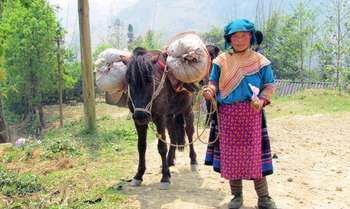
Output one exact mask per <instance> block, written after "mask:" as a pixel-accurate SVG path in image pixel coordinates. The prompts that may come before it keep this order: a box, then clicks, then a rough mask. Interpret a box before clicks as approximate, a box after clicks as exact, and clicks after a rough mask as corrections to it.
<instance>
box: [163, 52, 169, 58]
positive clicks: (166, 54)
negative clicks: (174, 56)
mask: <svg viewBox="0 0 350 209" xmlns="http://www.w3.org/2000/svg"><path fill="white" fill-rule="evenodd" d="M162 56H163V57H164V60H166V58H168V52H166V51H164V52H162Z"/></svg>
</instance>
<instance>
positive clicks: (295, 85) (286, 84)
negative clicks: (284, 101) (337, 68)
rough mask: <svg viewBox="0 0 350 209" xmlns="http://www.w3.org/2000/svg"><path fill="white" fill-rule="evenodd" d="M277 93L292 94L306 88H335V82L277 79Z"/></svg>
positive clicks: (282, 94) (281, 94)
mask: <svg viewBox="0 0 350 209" xmlns="http://www.w3.org/2000/svg"><path fill="white" fill-rule="evenodd" d="M276 85H277V94H278V95H279V96H290V95H293V94H295V93H296V92H298V91H302V90H304V89H335V88H336V83H335V82H309V81H307V82H306V81H289V80H276Z"/></svg>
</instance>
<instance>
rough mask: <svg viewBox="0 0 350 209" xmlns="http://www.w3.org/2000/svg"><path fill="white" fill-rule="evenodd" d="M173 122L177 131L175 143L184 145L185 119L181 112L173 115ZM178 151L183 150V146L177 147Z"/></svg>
mask: <svg viewBox="0 0 350 209" xmlns="http://www.w3.org/2000/svg"><path fill="white" fill-rule="evenodd" d="M175 124H176V127H175V128H176V129H175V130H176V132H177V134H176V135H177V137H176V140H177V142H176V144H177V145H185V120H184V116H183V114H182V113H181V114H177V115H176V116H175ZM178 150H179V151H181V152H182V151H184V147H183V146H182V147H178Z"/></svg>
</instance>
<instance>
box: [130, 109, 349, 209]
mask: <svg viewBox="0 0 350 209" xmlns="http://www.w3.org/2000/svg"><path fill="white" fill-rule="evenodd" d="M268 126H269V133H270V137H271V143H272V152H273V153H274V154H276V155H277V157H278V158H277V159H274V172H275V173H274V175H272V176H270V177H268V182H269V189H270V194H271V196H272V197H273V198H274V199H275V201H276V203H277V205H278V207H279V208H282V209H296V208H298V209H328V208H329V209H348V208H350V198H349V196H350V183H349V182H350V113H343V114H338V115H336V116H334V115H333V116H328V115H313V116H293V117H284V118H278V119H274V120H269V121H268ZM195 148H196V151H197V154H198V161H199V163H200V165H199V166H198V169H197V171H196V172H192V171H191V169H190V163H189V162H190V161H189V157H188V150H185V152H183V153H177V160H176V166H175V167H172V168H171V173H172V178H171V181H172V184H171V186H170V189H169V190H168V191H162V190H159V180H160V178H161V177H160V167H159V166H160V157H159V155H158V153H157V146H156V143H152V144H149V145H148V151H147V156H146V160H147V171H146V174H145V176H144V182H143V185H142V186H141V187H137V188H134V187H130V186H126V187H125V188H124V189H125V190H126V192H127V193H129V194H131V197H130V199H129V204H128V205H129V206H134V207H136V208H141V209H160V208H161V209H209V208H211V209H212V208H220V209H221V208H223V209H225V208H227V203H228V202H229V200H230V199H231V198H232V197H231V195H230V192H229V187H228V183H227V181H226V180H223V179H221V177H220V176H219V175H218V174H217V173H215V172H214V171H212V169H211V167H208V166H204V165H203V158H204V153H205V150H206V146H205V145H202V144H199V143H197V144H196V146H195ZM256 202H257V198H256V194H255V191H254V185H253V183H252V182H249V181H245V182H244V207H242V209H254V208H256Z"/></svg>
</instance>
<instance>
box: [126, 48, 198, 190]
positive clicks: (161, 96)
mask: <svg viewBox="0 0 350 209" xmlns="http://www.w3.org/2000/svg"><path fill="white" fill-rule="evenodd" d="M165 59H166V55H165V54H163V53H162V52H160V51H147V50H146V49H143V48H140V47H139V48H136V49H135V50H134V51H133V55H132V57H131V58H129V59H128V60H127V62H126V63H127V72H126V81H127V84H128V97H129V99H128V107H129V109H130V111H131V112H132V118H133V120H134V124H135V127H136V130H137V135H138V145H137V147H138V153H139V161H138V168H137V172H136V174H135V176H134V177H133V179H132V181H131V185H132V186H140V185H141V184H142V181H143V175H144V173H145V170H146V162H145V152H146V147H147V140H146V138H147V129H148V126H149V123H150V122H151V121H152V122H153V123H154V124H155V126H156V132H157V137H158V152H159V154H160V156H161V159H162V177H161V180H160V189H168V188H169V185H170V177H171V175H170V171H169V166H170V165H173V164H174V157H175V147H173V146H171V147H170V151H169V154H168V155H167V153H168V148H167V144H166V143H165V141H164V140H165V139H166V135H165V130H166V129H167V130H168V133H169V136H170V142H171V143H172V144H182V143H183V142H184V137H185V136H184V132H186V135H187V137H188V141H189V143H190V154H189V155H190V159H191V166H192V167H195V166H196V165H197V160H196V158H197V157H196V153H195V150H194V147H193V144H192V137H193V134H194V125H193V122H194V115H193V111H192V105H193V100H194V95H193V93H191V92H189V91H186V90H185V91H181V92H176V91H175V90H174V88H173V87H172V85H171V82H170V80H169V78H168V75H167V74H168V72H167V70H166V67H165V65H164V63H165ZM181 117H183V118H181Z"/></svg>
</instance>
